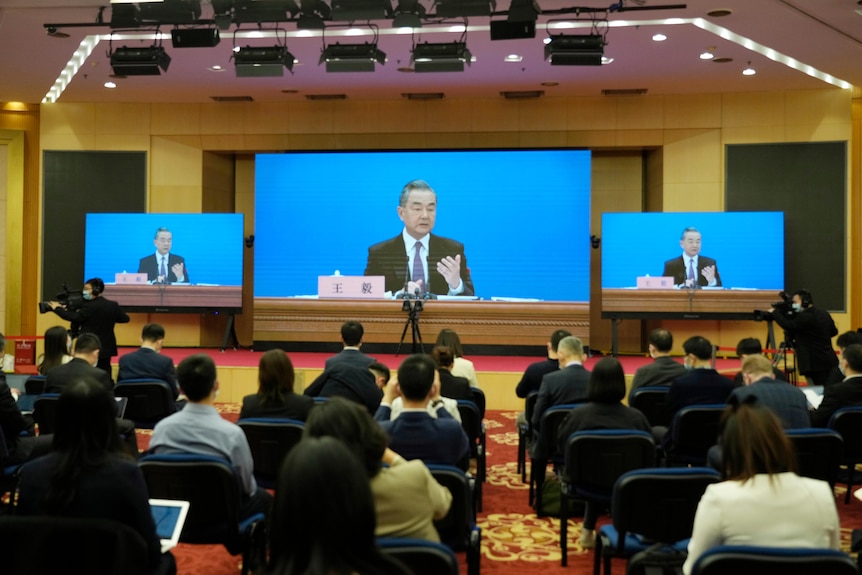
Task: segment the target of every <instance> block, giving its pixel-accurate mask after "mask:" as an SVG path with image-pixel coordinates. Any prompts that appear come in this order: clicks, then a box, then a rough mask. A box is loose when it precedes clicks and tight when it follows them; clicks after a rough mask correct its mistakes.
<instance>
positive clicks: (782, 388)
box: [730, 377, 811, 429]
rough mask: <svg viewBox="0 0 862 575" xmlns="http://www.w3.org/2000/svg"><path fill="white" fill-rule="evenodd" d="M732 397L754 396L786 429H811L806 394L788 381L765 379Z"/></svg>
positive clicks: (741, 389)
mask: <svg viewBox="0 0 862 575" xmlns="http://www.w3.org/2000/svg"><path fill="white" fill-rule="evenodd" d="M730 395H731V397H736V398H739V399H745V398H747V397H749V396H752V395H753V396H754V397H756V398H757V404H758V405H763V406H765V407H768V408H769V409H771V410H772V411H773V412H774V413H775V415H777V416H778V417H779V419H781V423H782V424H783V425H784V429H802V428H804V427H811V420H810V418H809V416H808V400H807V399H806V398H805V394H804V393H802V391H800V389H799V388H798V387H796V386H794V385H790V384H789V383H787V382H786V381H779V380H777V379H772V378H770V377H764V378H763V379H759V380H757V381H755V382H754V383H752V384H751V385H746V386H744V387H737V388H736V389H734V390H733V393H731V394H730Z"/></svg>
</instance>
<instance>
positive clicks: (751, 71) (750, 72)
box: [742, 62, 757, 76]
mask: <svg viewBox="0 0 862 575" xmlns="http://www.w3.org/2000/svg"><path fill="white" fill-rule="evenodd" d="M755 74H757V70H755V69H754V68H752V67H751V62H749V63H748V67H747V68H746V69H745V70H743V71H742V75H743V76H754V75H755Z"/></svg>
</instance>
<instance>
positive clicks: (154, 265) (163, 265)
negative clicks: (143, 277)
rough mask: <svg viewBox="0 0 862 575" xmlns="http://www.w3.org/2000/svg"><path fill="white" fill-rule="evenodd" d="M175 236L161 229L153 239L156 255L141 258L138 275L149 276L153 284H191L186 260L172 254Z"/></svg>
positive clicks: (165, 229)
mask: <svg viewBox="0 0 862 575" xmlns="http://www.w3.org/2000/svg"><path fill="white" fill-rule="evenodd" d="M173 240H174V235H173V234H172V233H171V230H169V229H168V228H159V229H157V230H156V235H155V236H154V237H153V244H154V245H155V246H156V253H154V254H153V255H151V256H147V257H144V258H141V262H140V264H138V273H139V274H147V281H150V282H153V283H160V284H164V283H170V284H174V283H189V274H188V270H187V269H186V260H185V258H183V257H182V256H178V255H176V254H172V253H170V251H171V245H172V244H173Z"/></svg>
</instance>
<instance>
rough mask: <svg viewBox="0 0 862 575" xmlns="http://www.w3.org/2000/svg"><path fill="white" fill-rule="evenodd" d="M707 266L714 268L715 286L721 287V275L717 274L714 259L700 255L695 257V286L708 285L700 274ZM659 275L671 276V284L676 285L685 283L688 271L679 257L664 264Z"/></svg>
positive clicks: (716, 265)
mask: <svg viewBox="0 0 862 575" xmlns="http://www.w3.org/2000/svg"><path fill="white" fill-rule="evenodd" d="M707 266H715V285H716V286H721V275H720V274H719V273H718V264H717V263H715V260H714V259H712V258H708V257H706V256H702V255H698V256H697V285H699V286H700V287H704V286H706V285H709V282H708V281H706V278H705V277H703V274H702V273H700V272H701V271H703V268H705V267H707ZM661 275H663V276H673V283H675V284H676V285H680V284H683V283H685V280H686V278H687V277H688V270H687V269H686V268H685V259H684V258H683V257H682V256H679V257H678V258H673V259H670V260H667V261H666V262H664V271H663V272H662V274H661Z"/></svg>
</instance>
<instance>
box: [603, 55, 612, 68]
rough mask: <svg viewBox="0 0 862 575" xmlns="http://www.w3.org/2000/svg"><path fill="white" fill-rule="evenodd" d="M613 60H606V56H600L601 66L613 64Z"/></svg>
mask: <svg viewBox="0 0 862 575" xmlns="http://www.w3.org/2000/svg"><path fill="white" fill-rule="evenodd" d="M613 62H614V59H613V58H608V57H607V56H602V66H606V65H608V64H613Z"/></svg>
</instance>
